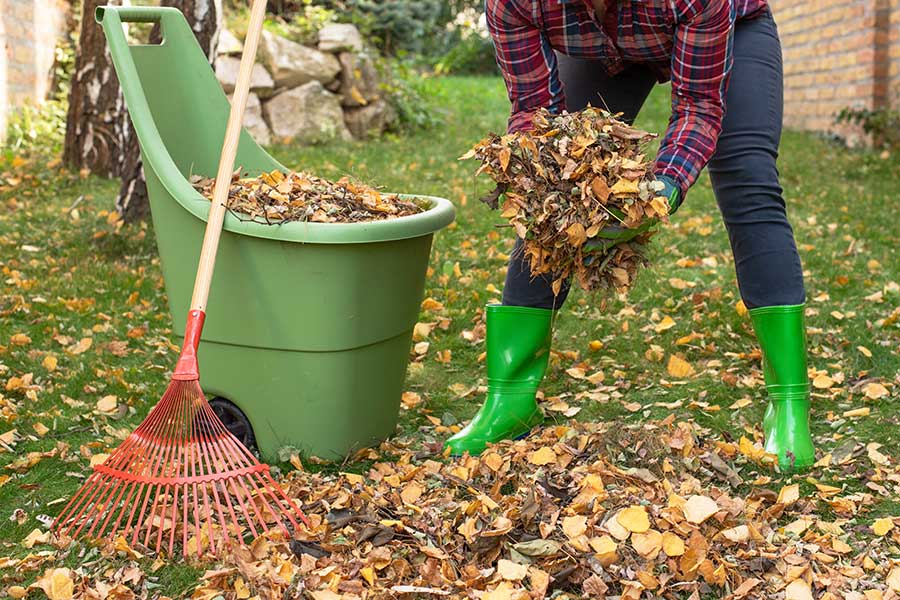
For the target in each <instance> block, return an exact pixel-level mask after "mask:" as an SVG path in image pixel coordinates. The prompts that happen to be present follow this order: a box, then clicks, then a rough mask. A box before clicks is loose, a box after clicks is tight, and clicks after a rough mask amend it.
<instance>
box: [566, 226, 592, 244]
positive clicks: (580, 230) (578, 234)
mask: <svg viewBox="0 0 900 600" xmlns="http://www.w3.org/2000/svg"><path fill="white" fill-rule="evenodd" d="M566 235H567V236H568V237H569V243H570V244H571V245H573V246H575V247H576V248H578V247H580V246H581V245H582V244H584V243H585V242H586V241H587V233H586V232H585V229H584V225H582V224H581V223H572V224H571V225H569V227H568V228H566Z"/></svg>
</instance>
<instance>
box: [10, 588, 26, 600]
mask: <svg viewBox="0 0 900 600" xmlns="http://www.w3.org/2000/svg"><path fill="white" fill-rule="evenodd" d="M6 593H7V594H9V596H10V598H15V600H21V599H22V598H24V597H25V596H27V595H28V590H26V589H25V588H23V587H22V586H21V585H11V586H9V587H8V588H7V589H6Z"/></svg>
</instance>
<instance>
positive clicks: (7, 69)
mask: <svg viewBox="0 0 900 600" xmlns="http://www.w3.org/2000/svg"><path fill="white" fill-rule="evenodd" d="M67 10H68V5H67V3H65V2H63V1H62V0H0V126H2V127H0V137H2V136H3V135H4V134H5V133H6V116H7V114H8V112H9V111H10V110H11V109H12V108H14V107H17V106H21V105H22V104H24V103H26V102H39V101H41V100H43V98H44V97H45V96H46V95H47V91H48V87H49V85H50V70H51V67H52V66H53V57H54V52H55V48H56V41H57V37H58V36H59V35H60V34H61V33H62V30H63V27H64V26H65V18H66V14H67Z"/></svg>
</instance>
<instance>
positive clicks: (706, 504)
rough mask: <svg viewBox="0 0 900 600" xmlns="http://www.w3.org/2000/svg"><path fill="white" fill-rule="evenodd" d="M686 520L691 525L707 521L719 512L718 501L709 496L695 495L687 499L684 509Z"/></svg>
mask: <svg viewBox="0 0 900 600" xmlns="http://www.w3.org/2000/svg"><path fill="white" fill-rule="evenodd" d="M682 511H683V512H684V518H685V519H687V520H688V522H689V523H694V524H695V525H699V524H700V523H703V522H704V521H705V520H707V519H708V518H710V517H711V516H713V515H714V514H716V513H717V512H719V505H718V504H716V501H715V500H713V499H712V498H709V497H707V496H698V495H693V496H691V497H690V498H688V499H687V502H685V503H684V506H683V507H682Z"/></svg>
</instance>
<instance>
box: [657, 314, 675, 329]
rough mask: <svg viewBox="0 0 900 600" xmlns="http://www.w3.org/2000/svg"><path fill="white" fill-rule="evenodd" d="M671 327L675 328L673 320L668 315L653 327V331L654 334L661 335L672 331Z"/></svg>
mask: <svg viewBox="0 0 900 600" xmlns="http://www.w3.org/2000/svg"><path fill="white" fill-rule="evenodd" d="M673 327H675V319H673V318H672V317H670V316H669V315H666V316H665V317H663V318H662V321H660V322H659V323H657V324H656V325H655V326H654V327H653V329H654V331H656V333H662V332H663V331H667V330H669V329H672V328H673Z"/></svg>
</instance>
